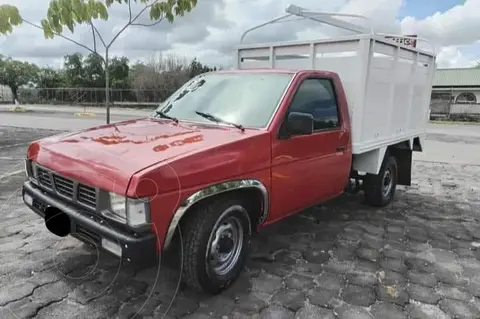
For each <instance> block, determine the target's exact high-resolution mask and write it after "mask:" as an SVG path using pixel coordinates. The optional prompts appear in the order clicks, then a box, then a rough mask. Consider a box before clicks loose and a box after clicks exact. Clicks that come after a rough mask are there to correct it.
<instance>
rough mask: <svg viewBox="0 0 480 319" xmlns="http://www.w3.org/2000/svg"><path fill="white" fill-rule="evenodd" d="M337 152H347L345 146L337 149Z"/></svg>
mask: <svg viewBox="0 0 480 319" xmlns="http://www.w3.org/2000/svg"><path fill="white" fill-rule="evenodd" d="M337 152H345V146H339V147H337Z"/></svg>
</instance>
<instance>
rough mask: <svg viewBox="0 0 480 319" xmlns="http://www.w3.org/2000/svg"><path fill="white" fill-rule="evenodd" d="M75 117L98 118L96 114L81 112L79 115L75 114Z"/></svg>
mask: <svg viewBox="0 0 480 319" xmlns="http://www.w3.org/2000/svg"><path fill="white" fill-rule="evenodd" d="M73 116H78V117H95V116H97V114H96V113H92V112H79V113H74V114H73Z"/></svg>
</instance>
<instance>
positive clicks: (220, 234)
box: [23, 35, 434, 293]
mask: <svg viewBox="0 0 480 319" xmlns="http://www.w3.org/2000/svg"><path fill="white" fill-rule="evenodd" d="M344 41H345V40H344V39H342V41H340V42H337V43H334V44H335V45H337V49H338V50H346V49H348V47H347V48H342V47H341V45H339V44H342V45H351V44H349V43H345V42H344ZM349 41H356V43H357V46H356V47H357V48H358V50H359V52H363V53H362V54H365V55H367V57H368V59H370V60H369V62H368V65H367V66H365V68H364V67H362V66H359V67H358V68H355V66H356V65H358V61H359V59H362V56H357V57H353V58H351V59H353V60H349V57H345V56H340V57H337V58H335V57H333V58H330V59H331V60H329V62H328V63H327V64H328V65H330V67H328V66H326V65H327V64H324V65H323V66H321V67H320V68H322V69H328V68H330V69H334V68H336V70H337V72H334V70H327V71H325V70H317V69H316V68H310V69H308V68H304V69H303V70H302V69H298V68H297V69H295V70H287V69H277V68H275V67H271V65H270V67H264V64H263V66H261V67H260V68H256V67H254V68H253V69H252V68H251V67H249V65H250V64H248V63H254V64H255V61H257V62H258V63H260V64H262V63H272V61H270V62H269V60H268V59H265V56H267V57H272V52H274V53H275V51H276V55H275V57H276V60H275V63H278V64H281V63H282V62H284V61H285V60H288V59H291V60H292V61H293V60H294V59H299V60H302V61H304V60H305V57H304V55H302V54H300V55H298V51H299V47H300V46H301V45H303V48H304V49H305V52H311V49H312V43H303V44H299V43H296V44H295V47H292V46H291V45H286V44H285V45H278V46H270V47H266V48H267V49H266V50H263V49H264V47H258V46H255V47H243V48H239V49H238V52H237V54H238V57H239V65H238V68H237V69H236V70H230V71H219V72H212V73H206V74H202V75H200V76H198V77H196V78H194V79H192V80H191V81H189V82H188V83H186V84H185V85H184V86H183V87H182V88H180V89H179V90H178V91H177V92H176V93H174V94H173V95H172V96H171V97H170V98H168V99H167V100H166V101H165V102H164V103H163V104H162V105H161V106H160V107H159V108H158V109H157V110H156V111H155V112H154V113H153V114H152V115H151V116H149V117H147V118H141V119H135V120H129V121H124V122H119V123H114V124H110V125H103V126H99V127H94V128H90V129H86V130H82V131H79V132H72V133H66V134H62V135H57V136H52V137H49V138H45V139H42V140H39V141H36V142H34V143H32V144H31V145H30V146H29V147H28V152H27V159H26V161H25V162H26V172H27V176H28V179H27V181H26V182H25V184H24V186H23V198H24V202H25V203H26V205H27V206H28V207H29V208H30V209H32V210H33V211H34V212H35V213H37V214H38V215H40V216H41V217H42V218H44V219H45V224H46V227H47V229H48V230H49V231H51V232H52V233H54V234H56V235H58V236H62V237H64V236H67V235H71V236H74V237H76V238H78V239H79V240H82V241H85V242H87V243H92V242H93V243H94V244H95V245H98V246H100V247H102V248H103V249H105V250H106V251H109V252H110V253H112V254H114V255H116V256H118V257H119V258H121V259H122V260H124V261H126V262H128V263H132V264H137V265H151V264H152V263H154V262H156V261H157V259H158V256H160V254H162V253H163V252H164V251H165V250H166V249H168V248H170V247H173V245H172V243H173V242H176V243H181V245H182V246H176V247H180V248H181V249H180V248H177V249H178V252H180V251H183V255H182V269H183V277H182V278H183V280H184V281H185V283H187V284H188V285H190V286H192V287H194V288H198V289H201V290H203V291H206V292H208V293H219V292H220V291H222V290H223V289H225V288H226V287H228V286H229V285H230V284H231V283H232V282H233V281H234V280H235V279H236V278H237V276H238V275H239V273H240V272H241V270H242V268H243V265H244V263H245V261H246V259H247V257H248V252H249V242H250V235H251V232H252V231H257V230H259V229H261V228H262V227H264V226H266V225H268V224H271V223H274V222H276V221H279V220H281V219H283V218H285V217H287V216H289V215H292V214H294V213H297V212H301V211H302V210H304V209H306V208H308V207H311V206H314V205H317V204H318V203H321V202H323V201H326V200H328V199H331V198H334V197H336V196H339V195H341V194H342V193H343V192H344V191H345V190H346V189H351V188H352V187H353V188H356V187H357V186H361V187H362V189H363V190H364V193H365V197H366V200H367V202H368V203H370V204H371V205H373V206H385V205H387V204H388V203H390V202H391V201H392V199H393V197H394V193H395V189H396V185H397V184H398V185H409V184H410V179H411V161H412V151H415V150H419V151H421V143H422V136H423V135H422V134H424V130H425V125H426V122H427V119H426V115H427V113H428V103H429V95H430V92H431V82H429V81H430V76H431V74H432V73H433V70H434V63H433V62H434V56H433V55H431V54H429V53H425V52H422V51H419V50H418V49H411V48H406V47H404V46H402V45H401V44H398V43H394V42H393V41H389V40H388V39H384V38H382V37H376V36H372V35H365V36H362V37H355V38H352V39H350V40H349ZM372 43H375V45H376V47H377V48H382V46H384V47H385V48H392V50H394V51H393V52H394V54H395V52H401V53H402V55H403V56H404V57H405V56H407V54H410V53H411V57H412V60H411V62H412V63H411V64H409V65H410V69H408V70H407V71H408V73H406V74H402V73H401V72H400V71H398V69H400V68H398V67H397V66H394V67H393V68H394V69H395V70H397V72H398V74H397V75H398V77H396V78H392V77H391V76H388V77H387V76H385V77H383V78H381V79H382V81H379V77H380V76H382V75H383V74H384V73H381V72H383V69H381V68H378V70H376V69H375V65H376V64H375V63H378V65H380V66H382V65H384V64H382V63H384V62H385V61H384V60H382V57H381V56H380V57H378V56H376V55H375V54H374V53H375V52H374V50H366V51H365V50H363V49H365V48H371V47H372ZM314 45H318V46H321V45H323V47H324V48H331V45H332V42H327V43H320V42H319V43H317V44H314ZM288 48H293V49H292V51H295V52H296V53H295V54H297V55H295V54H293V53H292V52H286V49H288ZM259 50H260V51H261V50H263V51H261V52H263V56H262V55H261V52H260V51H259ZM395 50H396V51H395ZM259 54H260V58H259ZM282 54H283V58H282ZM294 55H295V56H294ZM422 58H425V61H428V63H427V65H426V62H425V61H423V60H421V59H422ZM255 59H256V60H255ZM321 59H324V57H320V58H318V59H317V60H321ZM325 59H327V58H325ZM368 59H367V60H368ZM247 60H249V61H247ZM306 60H307V61H309V63H311V62H312V61H314V59H308V58H307V59H306ZM252 61H254V62H252ZM292 61H291V62H292ZM419 61H420V62H421V63H417V64H415V63H416V62H419ZM336 62H339V63H336ZM396 62H397V63H401V61H399V60H398V61H396ZM292 63H293V62H292ZM272 64H273V63H272ZM316 64H317V65H318V64H320V62H319V61H317V62H316ZM420 64H421V65H422V66H420ZM432 64H433V66H432ZM317 68H318V67H317ZM362 70H363V71H362ZM365 73H366V74H365ZM352 74H354V75H355V74H356V75H358V76H359V79H360V78H363V82H359V81H355V78H352ZM362 75H364V77H362ZM341 77H343V78H342V80H341ZM385 82H387V83H393V84H394V85H393V86H388V87H389V88H390V89H391V88H392V87H393V89H392V90H386V91H387V92H384V91H383V92H382V91H381V90H380V91H377V90H372V87H373V88H374V89H380V88H381V86H380V84H383V83H385ZM379 83H380V84H379ZM376 85H379V86H378V87H376ZM402 85H406V86H407V88H410V89H409V90H407V91H406V92H410V93H409V94H406V95H402V94H396V93H395V88H396V87H395V86H398V90H399V91H398V92H400V90H401V89H403V87H401V86H402ZM346 88H347V89H346ZM382 94H386V97H385V98H383V97H382V96H381V95H382ZM415 94H416V95H415ZM379 96H380V97H379ZM358 99H359V100H358ZM399 101H400V102H401V103H397V102H399ZM402 101H403V102H402ZM413 103H416V104H415V106H414V107H413V106H412V104H413ZM376 111H377V112H380V114H381V117H380V118H379V117H378V116H377V115H376V114H377V113H375V112H376ZM398 118H401V121H400V122H399V123H400V124H398V125H397V121H396V119H398Z"/></svg>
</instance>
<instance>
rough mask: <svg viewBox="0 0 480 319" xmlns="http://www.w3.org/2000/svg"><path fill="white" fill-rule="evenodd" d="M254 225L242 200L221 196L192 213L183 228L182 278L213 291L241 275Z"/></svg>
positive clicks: (228, 284) (227, 284) (205, 289)
mask: <svg viewBox="0 0 480 319" xmlns="http://www.w3.org/2000/svg"><path fill="white" fill-rule="evenodd" d="M250 235H251V225H250V218H249V215H248V212H247V209H246V207H245V205H244V204H243V202H242V201H241V200H237V199H219V200H217V201H213V202H211V203H209V204H207V205H202V206H199V207H198V208H196V209H195V210H194V211H192V212H190V213H189V216H187V220H186V221H185V222H184V227H182V241H183V256H182V267H183V274H182V278H183V281H184V283H185V284H187V285H188V286H190V287H192V288H194V289H197V290H202V291H204V292H207V293H210V294H217V293H220V292H221V291H222V290H224V289H226V288H228V287H229V286H230V285H231V284H232V283H233V282H234V281H235V280H236V279H237V277H238V276H239V275H240V273H241V271H242V270H243V266H244V264H245V261H246V259H247V256H248V253H249V247H250Z"/></svg>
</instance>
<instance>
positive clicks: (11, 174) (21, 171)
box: [0, 169, 25, 180]
mask: <svg viewBox="0 0 480 319" xmlns="http://www.w3.org/2000/svg"><path fill="white" fill-rule="evenodd" d="M18 174H25V170H24V169H20V170H18V171H13V172H7V173H5V174H2V175H0V180H2V179H3V178H5V177H12V176H15V175H18Z"/></svg>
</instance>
